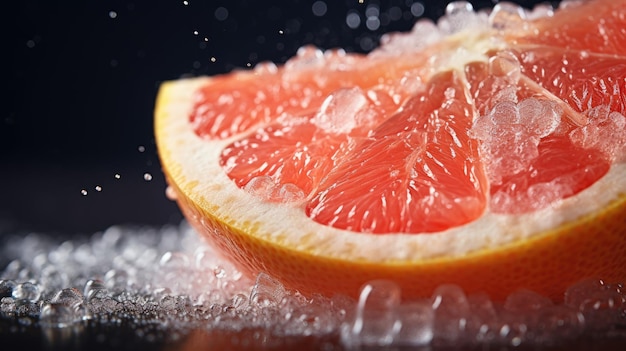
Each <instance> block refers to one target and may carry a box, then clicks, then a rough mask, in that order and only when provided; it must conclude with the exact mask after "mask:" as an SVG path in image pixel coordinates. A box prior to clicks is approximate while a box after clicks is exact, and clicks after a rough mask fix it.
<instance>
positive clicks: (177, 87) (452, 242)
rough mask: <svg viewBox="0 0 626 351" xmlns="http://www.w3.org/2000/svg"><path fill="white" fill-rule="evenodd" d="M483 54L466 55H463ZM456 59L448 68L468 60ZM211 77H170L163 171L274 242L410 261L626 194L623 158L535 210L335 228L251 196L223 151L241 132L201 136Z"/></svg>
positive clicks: (535, 231)
mask: <svg viewBox="0 0 626 351" xmlns="http://www.w3.org/2000/svg"><path fill="white" fill-rule="evenodd" d="M479 51H480V52H484V51H483V50H482V49H481V50H479ZM479 57H480V55H476V56H468V57H465V59H466V60H467V61H465V62H468V61H469V60H474V61H475V60H476V59H478V58H479ZM482 57H485V56H484V55H483V56H482ZM459 59H462V58H461V57H460V56H459ZM453 61H454V62H450V63H449V64H448V65H447V66H446V68H457V67H462V66H463V64H464V62H457V61H456V60H453ZM439 68H442V67H439ZM206 84H210V78H195V79H185V80H179V81H175V82H168V83H165V84H164V85H163V87H162V89H161V91H160V95H159V103H158V104H157V107H158V108H159V109H158V110H157V111H156V114H157V123H158V124H160V126H157V130H158V133H159V134H158V135H157V142H158V147H159V150H160V153H161V158H162V162H163V165H164V167H166V168H167V170H166V172H167V173H168V174H169V176H170V181H171V182H173V183H175V184H176V185H177V187H179V188H181V189H185V191H188V193H186V194H185V196H187V197H189V198H190V199H191V200H192V201H193V202H194V203H196V204H197V205H198V206H200V207H202V208H204V209H205V210H206V211H208V212H210V213H212V214H213V216H215V217H216V218H218V219H219V220H220V221H222V222H224V223H225V224H227V225H229V226H231V227H233V228H237V229H239V230H240V231H242V232H246V233H248V234H249V235H252V236H255V237H257V238H260V239H262V240H266V241H268V242H272V243H273V244H274V245H277V246H284V247H287V248H292V249H296V250H300V251H306V252H308V253H310V254H313V255H319V256H324V257H330V258H337V259H348V260H351V261H354V260H362V261H372V262H410V261H423V260H424V259H429V258H436V257H443V256H459V255H464V254H467V253H470V252H474V251H478V250H484V249H490V248H498V247H502V246H503V245H506V244H511V243H514V242H516V241H519V240H524V239H527V238H530V237H533V236H535V235H541V233H544V232H545V231H548V230H550V229H553V228H556V227H559V226H560V225H563V224H565V223H568V222H571V221H574V220H576V219H578V218H580V217H582V216H585V215H587V214H591V213H594V212H596V211H600V210H601V209H603V208H604V207H606V206H607V205H608V204H609V203H610V202H612V201H614V200H616V199H617V198H619V197H620V196H622V195H623V194H626V164H625V163H618V164H613V165H612V166H611V169H610V171H609V172H608V173H607V174H606V175H605V176H604V177H603V178H601V179H600V180H599V181H597V182H596V183H594V184H593V185H592V186H590V187H589V188H587V189H585V190H584V191H582V192H580V193H579V194H577V195H576V196H572V197H569V198H567V199H564V200H561V201H559V202H557V203H555V204H553V205H551V206H549V207H548V208H545V209H543V210H540V211H536V212H534V213H529V214H524V215H519V214H516V215H503V214H494V213H491V212H489V210H487V211H486V212H485V213H484V214H483V215H482V216H481V217H480V218H478V219H477V220H475V221H473V222H471V223H468V224H466V225H463V226H460V227H455V228H450V229H448V230H446V231H443V232H439V233H423V234H420V233H410V234H407V233H390V234H383V235H380V234H368V233H355V232H351V231H346V230H341V229H336V228H333V227H330V226H326V225H323V224H320V223H317V222H315V221H313V220H311V219H310V218H309V217H307V216H306V214H305V213H304V211H303V209H302V208H299V207H292V206H290V205H285V204H277V203H269V202H265V201H263V200H262V199H259V198H256V197H254V196H251V195H250V194H248V193H247V192H246V191H244V190H242V189H240V188H239V187H238V186H237V185H236V184H235V183H234V182H233V181H232V180H231V179H229V178H228V176H227V175H226V174H225V172H224V170H223V169H222V167H221V166H220V153H221V151H222V150H223V148H224V147H225V146H227V145H228V144H230V143H231V142H232V141H233V140H234V139H235V138H237V136H235V137H234V138H231V139H226V140H219V141H213V140H204V139H202V138H200V137H198V136H197V135H196V133H195V132H194V131H193V129H192V125H191V124H190V123H189V119H188V116H189V112H190V110H191V108H192V106H193V98H194V97H193V92H194V91H195V90H196V89H197V88H198V87H200V86H203V85H206Z"/></svg>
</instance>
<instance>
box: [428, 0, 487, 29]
mask: <svg viewBox="0 0 626 351" xmlns="http://www.w3.org/2000/svg"><path fill="white" fill-rule="evenodd" d="M486 23H487V18H486V17H484V16H483V14H482V13H480V12H474V7H473V6H472V4H471V3H469V2H467V1H452V2H450V3H449V4H448V5H447V6H446V13H445V15H444V16H443V17H441V18H440V19H439V21H438V22H437V26H438V27H439V30H441V32H442V33H444V34H447V35H450V34H454V33H457V32H460V31H462V30H465V29H469V28H474V27H479V26H483V25H485V24H486Z"/></svg>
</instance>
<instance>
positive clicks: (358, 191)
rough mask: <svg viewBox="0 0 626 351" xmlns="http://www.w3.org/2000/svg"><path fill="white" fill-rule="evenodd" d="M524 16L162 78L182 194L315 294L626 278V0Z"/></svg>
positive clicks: (229, 235)
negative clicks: (372, 286) (379, 282)
mask: <svg viewBox="0 0 626 351" xmlns="http://www.w3.org/2000/svg"><path fill="white" fill-rule="evenodd" d="M454 16H457V17H454ZM458 16H460V17H458ZM511 16H513V17H511ZM515 16H518V15H516V13H511V12H510V11H507V10H506V7H501V8H500V9H498V8H496V9H494V10H493V11H492V12H491V13H490V14H485V13H479V14H475V13H473V12H472V13H467V12H465V13H459V12H458V11H456V10H455V11H452V12H449V13H448V15H447V17H445V18H443V19H442V20H440V22H439V23H438V25H433V24H432V23H427V22H421V23H418V24H417V25H416V27H415V29H414V31H413V33H410V34H393V35H389V36H386V37H385V38H384V42H385V44H384V45H383V46H382V47H381V48H380V49H377V50H376V51H374V52H372V53H370V54H368V55H357V54H347V53H344V52H342V51H341V50H333V51H328V52H321V51H319V50H316V49H314V48H303V49H301V50H300V52H299V53H298V55H297V57H296V58H294V59H291V60H290V61H288V62H287V63H286V64H285V65H284V66H281V67H277V66H274V65H272V64H263V65H259V66H258V67H257V68H255V69H254V70H251V71H238V72H234V73H231V74H228V75H222V76H218V77H212V78H209V79H206V78H200V79H195V80H194V79H192V80H188V81H179V82H171V83H167V84H165V85H164V86H163V88H162V90H161V92H160V94H159V99H158V100H157V108H156V136H157V145H158V147H159V153H160V156H161V161H162V163H163V165H164V171H165V173H166V175H167V177H168V181H169V183H170V184H171V186H172V188H173V189H174V191H175V192H176V193H177V195H178V196H177V198H178V201H179V205H180V207H181V209H182V210H183V212H184V213H185V215H186V217H187V218H188V219H189V221H190V222H191V223H192V224H194V225H195V226H196V228H197V229H198V230H199V231H200V232H201V233H202V234H204V235H205V236H206V237H207V238H209V239H210V241H212V242H213V243H214V244H216V246H218V247H219V248H221V249H222V251H223V252H224V254H225V255H226V256H228V257H230V258H231V259H232V260H234V261H235V262H238V263H239V264H240V265H241V267H242V268H244V269H248V270H249V271H250V272H251V273H256V272H259V271H266V272H268V273H269V274H272V275H275V276H277V277H278V278H280V279H281V280H282V281H283V282H284V283H285V284H286V285H288V286H291V287H293V288H296V289H299V290H301V291H302V292H322V293H327V294H331V293H335V292H343V293H347V294H351V295H354V294H356V292H357V291H358V288H359V287H360V285H361V284H363V283H364V282H366V281H368V280H371V279H379V278H387V279H392V280H394V281H396V282H398V283H399V284H400V285H401V286H402V287H403V288H405V290H406V291H407V296H424V295H428V294H430V292H432V290H433V289H434V287H436V286H437V285H439V284H443V283H450V282H452V283H457V284H460V285H461V286H462V287H463V288H464V289H466V291H468V292H472V291H487V292H489V293H490V294H491V295H492V297H494V298H496V299H498V298H503V297H504V296H506V294H508V292H510V291H512V290H515V289H516V288H519V287H525V288H529V289H533V290H536V291H538V292H540V293H543V294H545V295H547V296H549V297H550V298H553V299H560V298H562V296H561V294H562V292H563V291H564V289H565V287H567V286H568V285H569V284H572V283H574V282H575V281H576V280H579V279H581V278H584V277H587V276H594V275H595V276H602V277H604V278H606V279H609V280H613V281H624V280H626V223H625V221H626V220H625V218H626V200H625V198H626V196H625V195H624V193H625V192H626V189H624V188H625V187H624V183H626V182H624V180H625V179H626V178H625V177H626V176H625V174H626V173H625V171H624V169H625V168H624V161H625V160H626V118H625V117H624V114H626V109H625V106H626V98H625V95H624V92H626V53H625V50H626V49H624V48H626V33H625V32H626V31H625V30H624V28H626V1H623V0H621V1H606V0H605V1H602V0H596V1H588V2H583V3H581V4H577V5H568V6H566V7H564V8H563V9H560V10H557V11H555V13H554V14H553V15H552V14H550V15H547V16H540V17H539V18H536V19H532V20H527V19H524V18H521V17H515ZM503 17H506V18H508V19H509V20H507V21H502V18H503ZM511 19H512V20H511ZM461 20H462V21H461ZM457 21H461V22H464V23H465V25H464V26H462V28H452V29H450V26H451V25H450V23H456V22H457ZM416 33H417V34H419V35H417V34H416ZM407 43H412V44H413V45H407ZM563 267H567V268H563Z"/></svg>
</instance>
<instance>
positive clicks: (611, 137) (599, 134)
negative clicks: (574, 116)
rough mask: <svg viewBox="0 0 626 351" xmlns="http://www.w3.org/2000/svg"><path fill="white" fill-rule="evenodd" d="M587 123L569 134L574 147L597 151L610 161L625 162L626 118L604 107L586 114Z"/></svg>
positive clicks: (593, 109)
mask: <svg viewBox="0 0 626 351" xmlns="http://www.w3.org/2000/svg"><path fill="white" fill-rule="evenodd" d="M586 115H587V117H588V119H587V121H588V123H587V124H586V125H584V126H581V127H578V128H576V129H574V130H572V131H571V132H570V135H569V136H570V140H571V141H572V142H573V143H574V145H577V146H580V147H582V148H585V149H598V150H600V151H601V152H602V153H604V154H605V155H606V157H607V158H608V159H609V160H611V161H617V162H621V161H624V160H626V117H625V116H624V115H623V114H621V113H619V112H616V111H610V110H609V109H608V107H606V106H598V107H594V108H592V109H590V110H589V111H587V112H586Z"/></svg>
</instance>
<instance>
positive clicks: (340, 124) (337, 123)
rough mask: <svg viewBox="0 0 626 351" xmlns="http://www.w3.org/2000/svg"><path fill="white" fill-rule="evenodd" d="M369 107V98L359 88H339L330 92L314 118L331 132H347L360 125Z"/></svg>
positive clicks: (315, 121) (316, 122)
mask: <svg viewBox="0 0 626 351" xmlns="http://www.w3.org/2000/svg"><path fill="white" fill-rule="evenodd" d="M367 107H368V99H367V97H366V96H365V94H364V93H363V91H362V90H361V89H359V88H345V89H339V90H337V91H335V92H333V93H332V94H330V95H329V96H328V97H327V98H326V100H324V103H322V106H321V107H320V110H319V111H318V112H317V114H316V115H315V117H314V118H313V124H315V125H316V126H317V127H318V128H321V129H323V130H325V131H327V132H329V133H333V134H347V133H350V131H352V129H354V128H355V127H357V126H358V125H362V124H364V123H366V122H367V121H361V119H363V116H367V114H365V113H364V112H366V111H364V109H366V108H367Z"/></svg>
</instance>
